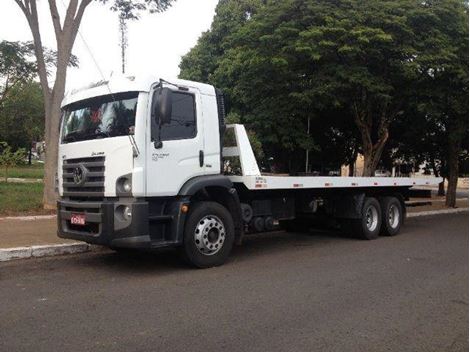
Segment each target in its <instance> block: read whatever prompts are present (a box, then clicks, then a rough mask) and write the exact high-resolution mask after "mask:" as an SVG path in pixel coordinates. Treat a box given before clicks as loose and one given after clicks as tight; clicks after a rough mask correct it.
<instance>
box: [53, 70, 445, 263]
mask: <svg viewBox="0 0 470 352" xmlns="http://www.w3.org/2000/svg"><path fill="white" fill-rule="evenodd" d="M62 109H63V118H62V122H61V129H60V145H59V161H58V181H59V183H58V184H59V195H60V200H59V201H58V235H59V236H60V237H63V238H72V239H76V240H81V241H85V242H88V243H94V244H100V245H106V246H109V247H111V248H115V249H120V248H136V249H156V248H161V247H168V246H173V247H180V248H181V250H182V251H183V254H184V255H185V257H186V258H187V260H188V261H189V262H190V263H191V264H193V265H195V266H198V267H209V266H214V265H220V264H222V263H223V262H225V260H226V259H227V257H228V255H229V253H230V251H231V249H232V246H233V244H234V243H235V242H241V239H242V236H243V234H244V233H247V232H260V231H266V230H272V229H273V228H274V226H275V225H274V224H275V223H277V222H279V224H280V225H281V226H282V227H283V228H285V229H288V230H299V229H304V230H305V229H308V227H310V226H312V225H313V224H314V223H315V221H316V219H317V218H318V217H323V216H328V217H332V218H334V219H337V220H338V223H340V224H341V225H342V226H343V227H344V228H345V229H346V231H349V230H351V231H354V232H355V233H356V234H358V235H359V236H360V237H362V238H367V239H373V238H376V237H377V236H378V235H379V234H380V233H382V234H387V235H391V234H395V233H397V232H398V231H399V229H400V227H401V224H402V223H403V218H404V214H405V207H404V200H405V199H407V197H408V195H409V192H410V188H411V187H413V186H416V185H425V184H437V183H438V182H440V179H438V178H433V179H429V178H428V179H409V178H383V177H382V178H380V177H378V178H375V177H371V178H351V177H344V178H343V177H280V176H272V175H271V176H266V175H262V174H261V173H260V171H259V168H258V165H257V162H256V159H255V157H254V154H253V151H252V149H251V146H250V143H249V140H248V137H247V134H246V131H245V129H244V127H243V126H242V125H233V126H226V125H225V122H224V117H225V106H224V99H223V95H222V93H221V92H220V91H218V90H217V89H215V88H214V87H213V86H211V85H207V84H203V83H197V82H190V81H185V80H179V79H172V80H168V81H167V80H164V79H161V78H159V77H151V76H149V77H118V78H114V79H112V80H109V81H102V82H98V83H95V84H91V85H89V86H87V87H85V88H82V89H78V90H73V91H71V92H70V93H69V94H68V95H67V96H66V97H65V98H64V100H63V104H62ZM224 138H225V143H224Z"/></svg>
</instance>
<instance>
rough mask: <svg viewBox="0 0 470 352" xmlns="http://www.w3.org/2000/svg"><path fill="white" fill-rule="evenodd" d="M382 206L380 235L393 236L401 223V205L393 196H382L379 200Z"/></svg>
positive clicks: (398, 230) (397, 231)
mask: <svg viewBox="0 0 470 352" xmlns="http://www.w3.org/2000/svg"><path fill="white" fill-rule="evenodd" d="M380 205H381V208H382V219H383V220H382V229H381V232H380V233H381V235H384V236H395V235H396V234H398V233H399V232H400V228H401V225H402V224H403V207H402V205H401V203H400V201H399V200H398V199H397V198H395V197H384V198H382V199H381V200H380Z"/></svg>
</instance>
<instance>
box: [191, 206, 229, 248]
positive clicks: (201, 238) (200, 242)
mask: <svg viewBox="0 0 470 352" xmlns="http://www.w3.org/2000/svg"><path fill="white" fill-rule="evenodd" d="M224 242H225V227H224V224H223V222H222V221H221V220H220V219H219V218H218V217H217V216H215V215H207V216H205V217H203V218H202V219H201V220H199V222H198V224H197V226H196V228H195V229H194V243H195V244H196V247H197V249H198V250H199V252H200V253H202V254H204V255H214V254H216V253H217V252H218V251H220V249H221V248H222V247H223V245H224Z"/></svg>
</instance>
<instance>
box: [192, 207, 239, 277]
mask: <svg viewBox="0 0 470 352" xmlns="http://www.w3.org/2000/svg"><path fill="white" fill-rule="evenodd" d="M234 239H235V229H234V225H233V220H232V216H231V215H230V213H229V212H228V210H227V209H226V208H224V207H223V206H222V205H220V204H219V203H215V202H199V203H196V204H194V205H192V206H191V208H190V212H189V215H188V219H187V221H186V226H185V229H184V238H183V256H184V258H185V259H186V261H187V262H188V263H190V264H191V265H194V266H196V267H198V268H210V267H213V266H219V265H222V264H224V263H225V262H226V260H227V258H228V256H229V255H230V252H231V251H232V247H233V243H234Z"/></svg>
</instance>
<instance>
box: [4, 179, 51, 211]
mask: <svg viewBox="0 0 470 352" xmlns="http://www.w3.org/2000/svg"><path fill="white" fill-rule="evenodd" d="M43 189H44V184H43V183H12V182H9V183H5V182H0V214H2V215H14V214H18V213H22V214H24V213H25V212H26V213H37V212H40V211H41V210H42V193H43Z"/></svg>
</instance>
